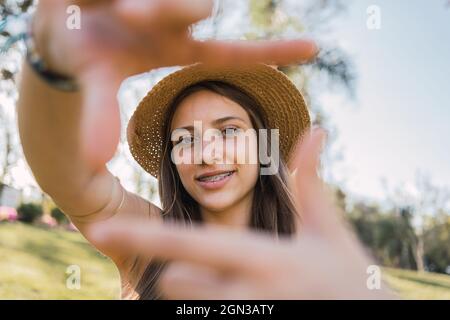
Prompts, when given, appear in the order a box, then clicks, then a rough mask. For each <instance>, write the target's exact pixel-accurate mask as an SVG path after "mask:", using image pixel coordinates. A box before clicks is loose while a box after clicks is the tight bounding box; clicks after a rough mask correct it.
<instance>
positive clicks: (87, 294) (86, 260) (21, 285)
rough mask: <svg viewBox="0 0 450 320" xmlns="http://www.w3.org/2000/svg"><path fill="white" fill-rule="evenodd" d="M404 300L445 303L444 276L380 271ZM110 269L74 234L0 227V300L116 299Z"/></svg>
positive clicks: (448, 280)
mask: <svg viewBox="0 0 450 320" xmlns="http://www.w3.org/2000/svg"><path fill="white" fill-rule="evenodd" d="M70 265H78V266H79V267H80V269H81V289H80V290H70V289H68V288H67V287H66V280H67V278H68V276H69V275H68V274H66V270H67V267H68V266H70ZM383 274H384V277H385V280H386V282H387V283H388V284H389V285H390V287H391V288H392V289H393V290H394V291H396V292H398V294H399V295H400V297H402V298H404V299H448V300H450V276H448V275H442V274H435V273H423V274H421V273H418V272H414V271H407V270H400V269H390V268H384V270H383ZM119 294H120V283H119V276H118V272H117V270H116V268H115V266H114V264H113V263H112V262H111V261H110V260H109V259H107V258H106V257H104V256H102V255H101V254H100V253H99V252H97V251H96V250H95V249H94V248H93V247H92V246H90V245H89V244H88V243H87V242H86V240H85V239H84V238H83V237H82V236H81V235H80V234H79V233H77V232H69V231H65V230H59V229H46V228H41V227H37V226H30V225H26V224H22V223H0V299H118V298H119Z"/></svg>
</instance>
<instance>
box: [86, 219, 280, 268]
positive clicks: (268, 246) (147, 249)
mask: <svg viewBox="0 0 450 320" xmlns="http://www.w3.org/2000/svg"><path fill="white" fill-rule="evenodd" d="M90 234H92V235H93V236H95V237H96V240H95V241H97V242H98V243H101V242H102V241H107V242H108V243H110V242H111V241H113V240H115V245H117V246H122V247H123V248H126V249H127V250H128V251H132V252H134V253H139V254H143V255H146V256H152V257H153V256H156V257H159V258H162V259H168V260H180V261H185V262H190V263H195V264H202V265H204V266H208V267H211V268H214V269H216V270H221V271H230V272H237V273H244V274H249V275H252V276H257V275H262V274H265V272H267V270H269V269H270V267H271V266H272V263H273V261H276V257H277V256H278V255H279V254H281V250H277V248H278V247H277V246H276V245H277V244H276V242H275V239H273V238H271V237H269V236H264V235H263V234H257V233H255V232H253V233H252V232H243V231H240V230H231V229H229V228H225V227H218V226H214V227H213V226H207V227H206V226H202V227H200V226H191V227H189V228H186V227H181V226H175V225H168V224H155V223H148V224H145V223H144V224H143V223H136V222H127V223H120V224H115V223H104V224H102V225H101V226H97V227H96V230H92V231H91V232H90ZM279 241H280V240H279Z"/></svg>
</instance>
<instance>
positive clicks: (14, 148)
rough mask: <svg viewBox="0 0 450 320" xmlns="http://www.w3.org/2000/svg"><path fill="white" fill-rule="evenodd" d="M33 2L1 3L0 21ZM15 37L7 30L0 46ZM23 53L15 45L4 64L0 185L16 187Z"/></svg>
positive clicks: (0, 79) (0, 67)
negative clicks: (19, 78) (14, 169)
mask: <svg viewBox="0 0 450 320" xmlns="http://www.w3.org/2000/svg"><path fill="white" fill-rule="evenodd" d="M33 2H34V1H33V0H18V1H7V0H2V1H0V20H5V19H6V18H9V17H11V16H16V15H18V14H21V13H24V12H27V11H28V10H29V9H30V8H31V7H32V6H33ZM10 37H11V35H10V34H9V33H8V31H7V30H4V31H2V32H1V33H0V44H3V43H5V42H6V41H7V39H9V38H10ZM21 53H22V50H21V48H20V45H14V46H13V47H12V48H11V49H10V50H9V52H8V53H7V54H3V53H1V54H2V59H1V60H0V137H2V138H1V139H0V148H1V149H0V182H4V183H7V184H14V181H13V179H12V177H11V175H10V172H11V168H12V167H13V166H14V165H15V163H16V162H17V159H19V157H21V150H20V148H19V147H18V146H19V143H18V142H19V138H18V132H17V128H16V125H15V123H16V121H15V112H14V109H13V108H12V106H14V104H15V101H16V100H17V87H16V85H17V83H16V78H17V74H18V72H19V69H20V61H21Z"/></svg>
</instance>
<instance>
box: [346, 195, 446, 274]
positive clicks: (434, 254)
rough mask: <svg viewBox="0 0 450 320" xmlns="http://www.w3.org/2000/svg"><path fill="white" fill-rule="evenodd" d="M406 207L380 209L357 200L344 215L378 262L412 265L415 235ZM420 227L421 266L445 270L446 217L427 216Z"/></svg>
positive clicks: (415, 266) (415, 263)
mask: <svg viewBox="0 0 450 320" xmlns="http://www.w3.org/2000/svg"><path fill="white" fill-rule="evenodd" d="M412 217H413V215H412V213H411V210H410V209H409V208H402V209H398V210H389V211H387V212H383V211H382V210H381V208H379V207H378V206H368V205H365V204H363V203H357V204H356V205H354V207H353V209H351V210H350V211H349V212H348V218H349V220H350V222H351V224H352V225H353V227H354V229H355V231H356V233H357V235H358V237H359V239H360V240H361V241H362V242H363V244H364V245H365V246H366V247H367V248H368V249H369V250H370V251H371V253H372V254H373V256H374V257H375V258H376V260H377V261H378V263H380V264H382V265H384V266H388V267H395V268H403V269H416V268H417V262H416V260H415V259H416V258H415V254H414V253H415V248H416V246H417V243H418V238H417V235H416V234H415V232H414V228H413V226H412ZM430 220H431V223H430V226H429V227H428V228H426V229H425V231H424V237H423V238H424V251H425V252H424V256H425V267H426V269H427V270H429V271H434V272H440V273H445V272H446V270H447V268H448V267H449V266H450V246H449V243H450V220H449V218H448V215H445V214H444V218H443V219H441V218H438V217H434V218H430Z"/></svg>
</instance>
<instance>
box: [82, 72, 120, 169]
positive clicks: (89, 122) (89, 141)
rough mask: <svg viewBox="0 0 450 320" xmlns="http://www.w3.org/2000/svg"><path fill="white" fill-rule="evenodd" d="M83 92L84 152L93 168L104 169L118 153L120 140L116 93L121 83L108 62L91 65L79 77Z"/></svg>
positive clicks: (84, 157)
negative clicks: (106, 63)
mask: <svg viewBox="0 0 450 320" xmlns="http://www.w3.org/2000/svg"><path fill="white" fill-rule="evenodd" d="M79 79H80V84H81V88H82V91H83V99H84V101H83V108H82V114H81V124H80V142H81V150H80V151H81V154H82V157H83V159H85V161H86V162H87V163H88V165H89V166H90V168H92V169H94V170H96V169H100V168H103V167H104V165H105V164H106V163H107V162H108V161H109V160H111V158H112V157H113V156H114V153H115V152H116V149H117V145H118V143H119V139H120V110H119V105H118V101H117V92H118V89H119V86H120V83H121V80H120V79H119V77H118V75H116V74H115V73H114V72H113V71H112V68H110V67H109V66H107V65H99V66H95V67H91V68H89V70H88V71H86V72H82V73H80V76H79Z"/></svg>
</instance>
